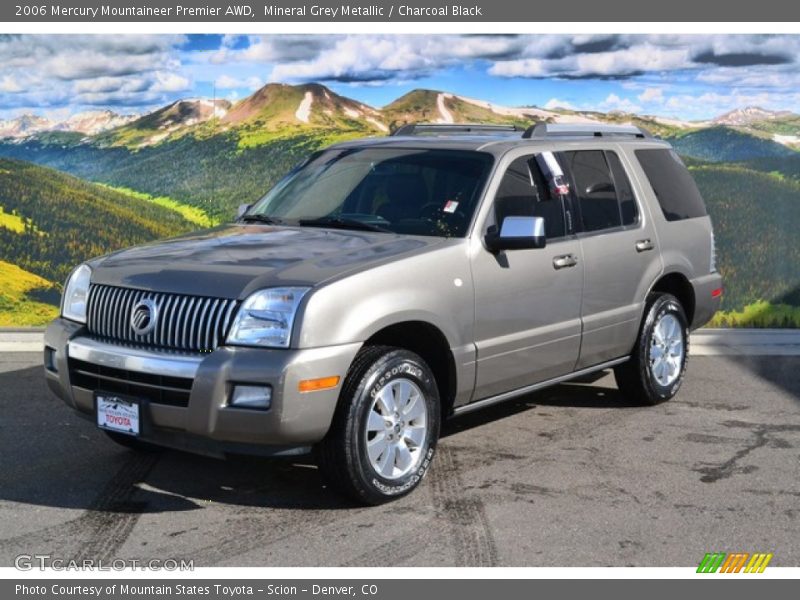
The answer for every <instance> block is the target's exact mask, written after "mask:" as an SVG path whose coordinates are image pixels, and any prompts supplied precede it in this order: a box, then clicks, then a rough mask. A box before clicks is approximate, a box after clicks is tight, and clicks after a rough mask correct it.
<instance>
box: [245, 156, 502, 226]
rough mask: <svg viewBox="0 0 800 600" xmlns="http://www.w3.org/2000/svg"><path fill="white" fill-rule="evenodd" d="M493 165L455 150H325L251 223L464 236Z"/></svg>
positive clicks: (260, 205) (267, 199)
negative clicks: (260, 222)
mask: <svg viewBox="0 0 800 600" xmlns="http://www.w3.org/2000/svg"><path fill="white" fill-rule="evenodd" d="M492 160H493V159H492V156H491V155H489V154H485V153H481V152H469V151H455V150H420V149H402V148H347V149H338V150H337V149H334V150H325V151H322V152H318V153H316V154H313V155H312V156H311V157H309V159H308V160H306V161H305V162H304V163H302V164H301V165H300V166H298V167H297V168H295V169H294V170H293V171H291V172H290V173H289V174H288V175H287V176H286V177H284V178H283V179H282V180H281V181H280V182H278V184H277V185H276V186H275V187H274V188H272V190H270V191H269V193H267V195H266V196H264V197H263V198H262V199H261V200H259V201H258V202H257V203H256V204H255V205H254V206H253V207H252V208H251V209H250V210H249V211H248V213H247V214H246V215H245V216H244V217H243V218H244V219H245V220H253V221H255V220H262V221H265V222H275V223H286V224H293V225H302V226H308V227H314V226H318V227H337V228H343V229H369V230H374V231H387V232H392V233H404V234H410V235H430V236H444V237H463V236H465V235H466V232H467V228H468V227H469V223H470V220H471V219H472V214H473V213H474V211H475V207H476V204H477V202H478V199H479V197H480V194H481V191H482V190H483V186H484V183H485V181H486V178H487V176H488V174H489V170H490V168H491V165H492Z"/></svg>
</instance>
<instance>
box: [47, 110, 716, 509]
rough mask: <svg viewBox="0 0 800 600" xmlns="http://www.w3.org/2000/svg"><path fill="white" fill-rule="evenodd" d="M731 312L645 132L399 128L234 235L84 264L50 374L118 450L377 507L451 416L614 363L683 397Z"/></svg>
mask: <svg viewBox="0 0 800 600" xmlns="http://www.w3.org/2000/svg"><path fill="white" fill-rule="evenodd" d="M721 294H722V287H721V279H720V276H719V275H718V274H717V272H716V268H715V265H714V238H713V234H712V228H711V222H710V220H709V218H708V216H707V214H706V210H705V207H704V204H703V200H702V198H701V196H700V194H699V192H698V190H697V187H696V186H695V184H694V182H693V180H692V178H691V176H690V174H689V172H688V171H687V169H686V167H684V165H683V163H682V162H681V160H680V159H679V158H678V156H677V155H676V154H675V153H674V152H673V151H672V149H671V148H670V146H669V145H668V144H667V143H665V142H663V141H659V140H656V139H653V138H652V137H651V136H650V135H649V134H648V133H647V132H645V131H642V130H640V129H637V128H635V127H627V126H601V125H547V124H539V125H536V126H533V127H531V128H529V129H528V130H526V131H524V132H523V131H522V130H518V129H516V128H514V127H502V126H490V125H486V126H476V125H409V126H405V127H403V128H401V129H400V130H399V131H398V132H396V134H395V135H392V136H388V137H386V138H382V139H378V138H375V139H366V140H358V141H352V142H346V143H342V144H337V145H335V146H332V147H330V148H328V149H326V150H323V151H320V152H316V153H315V154H312V155H311V156H309V157H308V158H307V159H306V160H305V161H304V162H302V163H301V164H300V165H298V166H297V167H296V168H295V169H293V170H292V171H291V172H290V173H289V174H288V175H286V177H285V178H283V179H282V180H281V181H280V182H279V183H278V184H277V185H275V187H274V188H272V190H271V191H269V193H267V194H266V196H264V197H263V198H262V199H261V200H259V201H258V202H256V203H255V204H254V205H253V206H250V207H244V210H242V211H241V213H240V217H239V218H238V219H237V220H236V222H234V223H231V224H228V225H224V226H221V227H217V228H215V229H211V230H206V231H201V232H199V233H195V234H192V235H187V236H183V237H179V238H176V239H171V240H167V241H163V242H158V243H153V244H149V245H145V246H139V247H136V248H132V249H128V250H123V251H120V252H116V253H114V254H110V255H108V256H105V257H101V258H97V259H94V260H90V261H88V262H87V263H85V264H83V265H80V266H79V267H78V268H76V269H75V271H74V272H73V273H72V275H71V276H70V278H69V280H68V281H67V284H66V286H65V290H64V296H63V300H62V307H61V317H60V318H58V319H56V320H55V321H54V322H53V323H52V324H51V325H50V326H49V328H48V329H47V334H46V347H45V355H44V363H45V373H46V376H47V381H48V383H49V386H50V388H51V389H52V390H53V391H54V392H55V393H56V394H57V395H58V396H59V397H60V398H62V399H63V400H64V401H65V402H66V403H67V404H68V405H70V406H71V407H73V408H74V409H76V410H77V411H78V412H79V413H80V414H82V415H85V416H87V417H89V418H91V419H93V420H94V421H95V423H96V424H97V425H98V426H99V427H101V428H103V429H104V430H105V431H106V433H108V435H109V436H110V437H111V438H112V439H113V440H115V441H117V442H119V443H121V444H124V445H126V446H131V447H134V448H140V449H144V448H148V447H151V446H168V447H172V448H178V449H183V450H188V451H193V452H199V453H204V454H211V455H217V456H224V455H226V454H229V453H260V454H269V455H292V454H298V453H307V452H310V451H312V450H314V451H315V453H316V455H317V456H318V462H319V465H320V467H321V470H322V472H323V474H324V475H325V476H326V477H327V478H328V479H329V480H330V482H331V483H333V484H334V485H336V486H337V487H338V488H340V489H341V490H343V491H344V492H346V493H347V494H349V495H350V496H352V497H354V498H355V499H357V500H358V501H360V502H364V503H372V504H377V503H381V502H385V501H387V500H391V499H393V498H397V497H399V496H401V495H403V494H407V493H408V492H410V491H411V490H413V489H414V488H415V487H416V486H417V485H418V484H419V482H420V481H421V479H422V478H423V477H424V475H425V473H426V472H427V471H428V469H429V467H430V464H431V461H432V460H433V457H434V452H435V448H436V443H437V439H438V436H439V427H440V423H441V420H442V419H443V418H445V417H450V416H453V415H459V414H462V413H465V412H468V411H472V410H475V409H479V408H482V407H485V406H489V405H491V404H494V403H496V402H501V401H503V400H507V399H509V398H513V397H515V396H519V395H521V394H526V393H528V392H531V391H532V390H537V389H540V388H543V387H545V386H548V385H552V384H555V383H558V382H562V381H566V380H569V379H573V378H576V377H580V376H583V375H586V374H587V373H591V372H593V371H599V370H602V369H609V368H613V369H614V373H615V375H616V379H617V382H618V384H619V387H620V389H621V390H622V392H623V393H624V394H625V395H627V396H628V397H629V398H630V400H631V401H634V402H639V403H644V404H656V403H658V402H662V401H665V400H668V399H670V398H671V397H672V396H674V395H675V394H676V393H677V391H678V389H679V388H680V386H681V381H682V379H683V376H684V371H685V368H686V354H687V346H688V332H689V330H690V329H692V328H696V327H699V326H701V325H703V324H704V323H706V322H707V321H708V320H709V319H710V318H711V316H712V315H713V314H714V312H715V311H716V310H717V308H718V306H719V302H720V295H721Z"/></svg>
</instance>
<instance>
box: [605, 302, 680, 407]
mask: <svg viewBox="0 0 800 600" xmlns="http://www.w3.org/2000/svg"><path fill="white" fill-rule="evenodd" d="M688 348H689V325H688V322H687V319H686V313H685V312H684V310H683V307H682V306H681V303H680V302H679V301H678V299H677V298H676V297H675V296H673V295H671V294H663V293H657V294H652V295H651V296H650V297H649V298H648V302H647V309H646V311H645V317H644V320H643V321H642V325H641V329H640V331H639V337H638V339H637V340H636V345H635V346H634V349H633V353H632V355H631V359H630V360H629V361H628V362H626V363H624V364H622V365H619V366H617V367H616V368H615V369H614V376H615V378H616V380H617V385H618V386H619V389H620V391H621V392H622V393H623V394H624V395H625V396H626V397H628V398H629V399H630V400H632V401H634V402H637V403H639V404H659V403H661V402H665V401H667V400H669V399H670V398H672V397H673V396H675V394H677V393H678V390H679V389H680V387H681V384H682V383H683V377H684V374H685V373H686V361H687V351H688Z"/></svg>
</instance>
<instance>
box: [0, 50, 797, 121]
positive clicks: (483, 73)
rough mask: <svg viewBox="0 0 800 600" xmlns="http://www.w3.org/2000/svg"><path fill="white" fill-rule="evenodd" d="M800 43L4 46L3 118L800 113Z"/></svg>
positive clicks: (0, 76)
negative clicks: (197, 109)
mask: <svg viewBox="0 0 800 600" xmlns="http://www.w3.org/2000/svg"><path fill="white" fill-rule="evenodd" d="M799 50H800V36H783V35H702V36H691V35H685V36H682V35H639V36H636V35H596V36H589V35H438V36H437V35H425V36H413V35H340V36H324V35H285V36H279V35H258V36H222V35H188V36H185V35H151V36H148V35H121V36H120V35H117V36H96V35H81V36H64V35H60V36H45V35H29V36H3V37H0V65H2V67H1V68H0V118H12V117H15V116H18V115H20V114H23V113H35V114H41V115H45V116H48V117H50V118H60V117H66V116H69V115H70V114H73V113H76V112H81V111H85V110H97V109H110V110H113V111H116V112H120V113H141V112H147V111H149V110H152V109H154V108H157V107H159V106H162V105H164V104H167V103H169V102H172V101H174V100H177V99H179V98H186V97H197V96H207V97H210V96H211V95H212V94H213V93H216V95H217V96H218V97H225V98H229V99H231V100H236V99H241V98H244V97H246V96H247V95H249V94H250V93H252V92H253V91H255V90H256V89H257V88H259V87H260V86H262V85H264V84H266V83H269V82H274V81H278V82H283V83H305V82H309V81H317V82H321V83H324V84H326V85H328V86H329V87H331V88H332V89H334V90H335V91H336V92H338V93H340V94H342V95H345V96H349V97H352V98H355V99H357V100H360V101H362V102H366V103H368V104H371V105H373V106H376V107H380V106H383V105H384V104H387V103H388V102H390V101H392V100H393V99H395V98H397V97H398V96H400V95H402V94H404V93H406V92H408V91H410V90H412V89H414V88H429V89H437V90H444V91H449V92H454V93H457V94H460V95H464V96H471V97H474V98H479V99H482V100H488V101H491V102H493V103H495V104H503V105H507V106H522V105H536V106H541V107H551V108H552V107H559V106H560V107H564V108H574V109H580V110H599V111H603V112H608V111H612V110H622V111H626V112H636V113H644V114H655V115H661V116H668V117H675V118H680V119H691V120H698V119H707V118H711V117H714V116H716V115H718V114H720V113H723V112H726V111H728V110H732V109H735V108H741V107H744V106H751V105H755V106H761V107H763V108H767V109H773V110H792V111H796V112H800V106H798V105H800V70H799V69H798V64H797V60H798V58H797V57H798V55H800V52H798V51H799Z"/></svg>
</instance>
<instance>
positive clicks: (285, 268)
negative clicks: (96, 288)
mask: <svg viewBox="0 0 800 600" xmlns="http://www.w3.org/2000/svg"><path fill="white" fill-rule="evenodd" d="M443 241H444V239H443V238H436V237H418V236H405V235H395V234H387V233H377V232H375V233H373V232H363V231H349V230H338V229H319V228H308V227H273V226H267V225H263V224H231V225H224V226H221V227H217V228H214V229H210V230H205V231H202V232H198V233H195V234H190V235H186V236H182V237H178V238H174V239H170V240H166V241H162V242H154V243H151V244H146V245H143V246H137V247H134V248H130V249H128V250H122V251H119V252H115V253H114V254H110V255H108V256H106V257H103V258H100V259H97V260H96V261H93V262H92V263H91V265H92V267H93V273H92V283H102V284H106V285H117V286H124V287H132V288H137V289H145V290H153V291H160V292H171V293H179V294H192V295H200V296H215V297H220V298H240V297H243V296H245V295H247V294H249V293H250V292H252V291H254V290H257V289H260V288H264V287H270V286H282V285H302V286H315V285H317V284H319V283H322V282H323V281H326V280H328V279H331V278H335V277H338V276H342V275H344V274H346V273H348V272H350V271H354V270H362V269H364V268H367V267H371V266H375V265H377V264H381V263H384V262H386V261H389V260H393V259H396V258H397V257H400V256H403V255H411V254H416V253H418V252H424V251H426V250H427V249H429V248H432V247H434V246H438V245H440V244H442V243H443Z"/></svg>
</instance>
